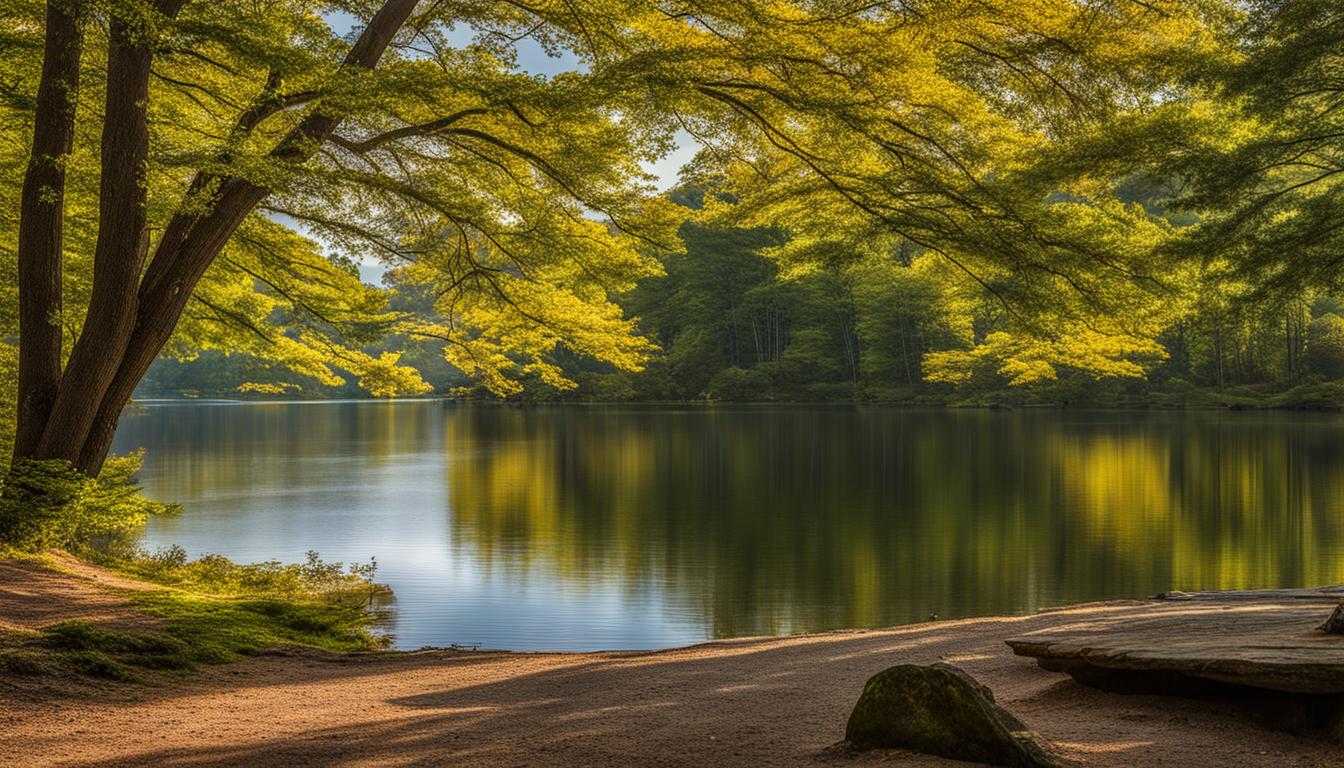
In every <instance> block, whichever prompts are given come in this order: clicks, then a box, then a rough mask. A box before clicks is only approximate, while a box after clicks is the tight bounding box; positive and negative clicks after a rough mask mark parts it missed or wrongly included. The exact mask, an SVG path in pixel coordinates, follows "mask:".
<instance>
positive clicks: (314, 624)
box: [0, 548, 388, 680]
mask: <svg viewBox="0 0 1344 768" xmlns="http://www.w3.org/2000/svg"><path fill="white" fill-rule="evenodd" d="M79 554H80V555H81V556H82V560H83V562H84V563H86V564H89V565H92V566H94V567H97V568H101V569H106V571H110V572H111V573H114V574H118V575H121V576H125V577H128V578H130V579H133V580H135V582H139V583H136V584H135V587H136V588H134V589H132V588H126V587H125V586H122V587H104V586H98V587H93V586H91V588H96V589H106V590H112V591H113V593H114V594H115V595H116V597H118V598H121V599H124V601H125V602H126V604H127V605H128V607H129V609H130V610H131V611H132V612H133V613H134V614H135V615H134V617H133V618H134V619H135V620H132V621H121V622H113V623H110V624H106V625H104V624H102V623H93V622H91V621H85V620H67V621H61V622H58V623H54V624H50V625H46V626H42V627H40V628H38V629H37V630H36V631H23V630H17V631H14V630H12V631H5V632H0V672H8V673H10V674H19V675H39V674H62V673H65V674H70V673H74V674H79V675H88V676H92V677H98V678H106V679H117V680H142V679H147V678H148V677H150V676H153V675H157V674H164V673H173V672H181V671H185V670H190V669H193V668H195V667H196V666H198V665H200V664H216V663H222V662H229V661H234V660H237V659H240V658H243V657H245V656H248V655H252V654H256V653H259V652H263V651H266V650H270V649H278V648H310V649H320V650H323V651H331V652H351V651H364V650H373V649H377V648H380V647H382V646H383V645H385V643H386V639H385V638H383V637H381V636H380V635H378V634H377V633H376V632H375V631H374V625H375V623H376V619H377V614H378V610H377V606H378V605H381V604H384V603H385V602H386V600H387V598H388V594H387V592H386V590H385V589H384V588H381V587H379V586H378V585H377V584H375V583H374V581H373V575H374V568H373V566H372V564H370V565H355V566H353V567H346V566H343V565H341V564H339V563H326V562H323V561H322V560H321V559H320V558H319V557H317V555H316V554H315V553H312V554H310V556H309V559H308V561H307V562H306V563H303V564H281V563H278V562H271V563H261V564H255V565H239V564H235V563H232V562H230V561H228V560H227V559H225V558H222V557H218V556H213V555H207V556H205V557H202V558H200V559H197V560H188V559H187V558H186V556H185V553H184V552H183V551H182V550H181V549H178V548H172V549H169V550H166V551H164V552H158V553H146V552H142V551H138V550H129V549H122V550H120V551H117V552H116V553H115V554H113V553H111V552H109V551H108V550H106V549H101V550H100V549H93V548H87V549H83V550H81V551H80V552H79ZM0 557H4V558H6V559H9V560H15V559H20V560H22V561H24V562H25V563H27V564H28V565H29V566H33V567H38V566H40V567H46V568H51V567H56V568H59V567H60V558H59V557H58V556H56V555H55V554H46V555H21V554H19V553H16V552H8V553H2V554H0Z"/></svg>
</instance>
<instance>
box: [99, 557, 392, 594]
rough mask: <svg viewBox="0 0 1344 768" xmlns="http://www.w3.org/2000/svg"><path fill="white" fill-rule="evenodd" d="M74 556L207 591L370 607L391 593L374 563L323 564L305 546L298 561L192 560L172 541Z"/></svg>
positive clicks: (154, 579) (371, 561)
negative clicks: (304, 554) (161, 546)
mask: <svg viewBox="0 0 1344 768" xmlns="http://www.w3.org/2000/svg"><path fill="white" fill-rule="evenodd" d="M79 554H81V555H83V556H84V557H86V558H88V559H90V560H92V561H94V562H96V563H98V564H100V565H104V566H107V567H109V568H113V569H115V570H117V571H120V572H122V573H125V574H128V575H131V576H135V577H137V578H140V579H144V580H145V581H151V582H154V583H156V584H163V585H166V586H171V587H177V588H179V589H183V590H187V591H190V592H195V593H198V594H207V595H231V596H237V597H264V598H272V599H277V600H299V601H308V602H315V603H325V604H328V605H342V606H348V607H354V608H371V607H373V606H375V605H376V604H377V603H378V602H379V599H380V598H386V597H388V596H390V592H389V591H388V590H387V588H386V587H384V586H382V585H380V584H378V583H377V582H375V581H374V577H375V576H376V574H377V571H378V563H377V561H376V560H374V559H372V558H370V560H369V562H367V563H351V564H350V565H348V566H347V565H346V564H344V563H336V562H327V561H325V560H323V559H322V557H321V555H319V554H318V553H317V552H314V551H312V550H310V551H309V552H308V553H307V557H306V559H305V561H304V562H302V563H284V562H281V561H279V560H269V561H267V562H264V563H249V564H239V563H235V562H233V561H232V560H229V559H228V558H226V557H223V556H221V555H213V554H206V555H202V556H201V557H199V558H197V559H195V560H191V559H189V558H188V557H187V551H186V550H185V549H183V548H182V547H180V546H178V545H176V544H174V545H172V546H170V547H167V548H165V549H160V550H157V551H154V552H149V551H146V550H144V549H140V548H138V547H134V546H126V545H111V544H108V543H106V542H103V543H102V544H101V546H98V547H85V548H81V549H80V550H79Z"/></svg>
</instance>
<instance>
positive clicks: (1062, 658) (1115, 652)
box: [1007, 587, 1344, 694]
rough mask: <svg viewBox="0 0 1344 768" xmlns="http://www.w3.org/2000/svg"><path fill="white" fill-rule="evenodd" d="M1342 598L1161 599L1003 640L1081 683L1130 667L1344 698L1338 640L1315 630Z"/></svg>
mask: <svg viewBox="0 0 1344 768" xmlns="http://www.w3.org/2000/svg"><path fill="white" fill-rule="evenodd" d="M1341 599H1344V587H1326V588H1321V589H1312V590H1264V591H1245V592H1192V593H1168V594H1167V595H1165V596H1161V599H1153V600H1150V601H1148V602H1147V603H1146V604H1145V606H1146V610H1145V611H1143V612H1142V613H1139V614H1137V615H1136V614H1133V613H1126V614H1125V615H1119V616H1099V617H1096V618H1088V619H1086V620H1082V621H1079V622H1077V623H1075V624H1070V625H1067V626H1063V627H1057V628H1054V629H1051V630H1047V631H1042V632H1036V633H1031V634H1028V635H1024V636H1022V637H1018V638H1012V639H1010V640H1008V641H1007V642H1008V645H1009V646H1010V647H1011V648H1012V649H1013V652H1014V653H1017V654H1018V655H1020V656H1028V657H1032V658H1035V659H1036V660H1037V662H1038V663H1039V664H1040V665H1041V666H1042V667H1043V668H1046V669H1050V670H1053V671H1059V672H1068V673H1070V674H1072V675H1074V677H1076V678H1078V679H1080V680H1082V681H1084V682H1087V681H1088V679H1098V678H1100V676H1101V675H1102V674H1110V673H1114V672H1116V671H1120V670H1130V671H1132V672H1133V673H1135V674H1136V675H1138V674H1139V673H1147V674H1148V675H1150V676H1153V675H1155V676H1163V675H1165V676H1169V677H1170V676H1178V677H1184V678H1193V679H1199V680H1212V681H1217V682H1219V683H1228V684H1232V685H1239V686H1249V687H1252V688H1261V689H1269V690H1275V691H1286V692H1292V693H1311V694H1344V636H1339V635H1330V634H1326V633H1324V632H1322V631H1320V630H1319V627H1320V625H1321V623H1322V622H1324V621H1325V619H1326V618H1328V617H1329V616H1330V613H1331V611H1332V610H1333V606H1334V604H1336V603H1338V602H1339V601H1340V600H1341ZM1110 677H1111V679H1114V675H1113V674H1111V675H1110Z"/></svg>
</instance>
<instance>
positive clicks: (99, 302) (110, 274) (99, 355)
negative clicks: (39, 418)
mask: <svg viewBox="0 0 1344 768" xmlns="http://www.w3.org/2000/svg"><path fill="white" fill-rule="evenodd" d="M138 26H139V25H137V24H136V23H135V21H134V20H128V19H125V18H120V17H114V18H113V19H112V23H111V31H110V35H109V37H108V53H107V102H106V107H105V111H104V118H103V138H102V158H101V161H102V165H101V168H100V176H99V192H98V211H99V217H98V239H97V242H96V244H95V245H94V254H93V291H92V293H91V295H90V298H89V306H88V310H87V312H86V313H85V316H84V327H83V330H82V331H81V332H80V335H79V339H78V340H77V341H76V342H75V346H74V349H73V350H72V351H71V353H70V362H69V363H68V365H67V366H66V369H65V374H64V375H63V376H62V377H61V383H60V387H59V389H58V390H57V394H56V402H55V404H54V405H53V406H52V409H51V415H50V417H49V418H48V420H47V425H46V428H45V429H44V431H43V433H42V439H41V441H40V442H39V443H38V447H37V451H36V456H37V458H40V459H67V460H69V461H72V462H73V461H75V460H77V459H78V457H79V452H80V449H81V448H82V447H83V445H84V440H85V438H86V437H87V436H88V434H89V427H90V426H91V425H92V424H93V420H94V416H95V415H96V410H95V408H93V407H90V404H91V403H97V402H99V401H100V400H101V399H102V397H103V394H104V393H105V392H106V391H107V387H108V385H109V384H110V383H111V382H112V376H113V375H114V374H115V373H116V370H117V365H118V361H119V360H120V359H121V356H122V353H123V352H124V351H125V349H126V343H127V342H128V341H129V340H130V334H131V328H132V327H133V324H134V322H135V306H136V305H135V295H136V284H137V282H138V281H139V278H140V265H141V259H142V257H143V254H144V251H145V242H146V240H145V239H146V232H145V161H146V160H147V158H148V155H149V125H148V122H147V120H146V105H147V103H148V101H149V67H150V61H151V60H152V58H153V52H152V50H151V49H150V45H151V41H150V40H148V39H146V37H147V36H146V35H145V34H144V33H143V32H141V31H140V30H138V29H137V27H138Z"/></svg>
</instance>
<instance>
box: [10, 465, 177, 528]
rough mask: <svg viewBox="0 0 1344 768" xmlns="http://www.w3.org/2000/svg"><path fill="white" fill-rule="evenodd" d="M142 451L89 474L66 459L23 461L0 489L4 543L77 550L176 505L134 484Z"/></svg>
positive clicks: (172, 509)
mask: <svg viewBox="0 0 1344 768" xmlns="http://www.w3.org/2000/svg"><path fill="white" fill-rule="evenodd" d="M139 468H140V455H139V454H132V455H130V456H116V457H112V458H110V459H108V461H107V463H106V464H105V465H104V467H103V471H102V473H101V474H99V475H98V477H96V478H90V477H88V476H86V475H84V474H82V473H81V472H79V470H77V469H75V468H74V466H73V465H71V464H70V463H69V462H66V461H23V462H19V463H18V464H16V465H15V466H14V467H12V468H11V469H10V472H9V474H8V475H7V476H5V479H4V486H3V488H0V544H5V545H8V546H11V547H14V548H15V549H18V550H26V551H34V550H39V549H45V548H48V547H63V548H67V549H69V548H74V547H76V546H78V545H81V544H84V543H87V542H89V541H91V540H93V539H95V538H98V537H102V536H109V535H113V534H116V533H119V532H122V531H126V530H129V529H132V528H136V527H138V526H141V525H144V523H145V521H146V520H147V519H149V517H150V516H151V515H165V514H175V513H176V512H177V510H178V508H177V507H176V506H175V505H171V504H162V503H159V502H156V501H152V500H150V499H147V498H145V496H144V495H142V494H141V493H140V487H139V486H138V485H137V484H136V482H135V478H134V476H135V473H136V471H137V470H139Z"/></svg>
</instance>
